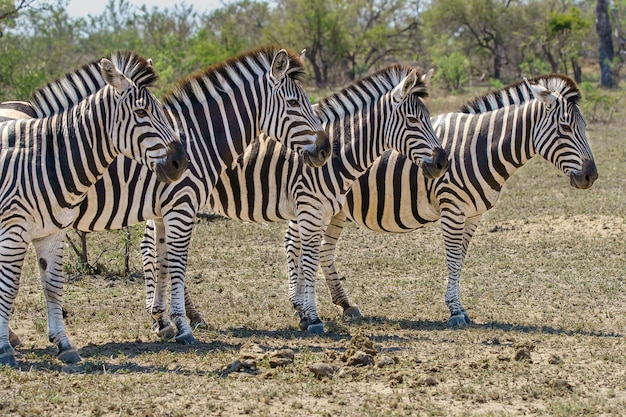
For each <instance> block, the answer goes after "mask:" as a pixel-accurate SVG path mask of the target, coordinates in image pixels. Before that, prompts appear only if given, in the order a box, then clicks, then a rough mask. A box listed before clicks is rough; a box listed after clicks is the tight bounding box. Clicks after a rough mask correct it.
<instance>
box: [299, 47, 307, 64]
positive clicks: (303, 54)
mask: <svg viewBox="0 0 626 417" xmlns="http://www.w3.org/2000/svg"><path fill="white" fill-rule="evenodd" d="M305 58H306V49H303V50H302V52H300V61H302V63H304V59H305Z"/></svg>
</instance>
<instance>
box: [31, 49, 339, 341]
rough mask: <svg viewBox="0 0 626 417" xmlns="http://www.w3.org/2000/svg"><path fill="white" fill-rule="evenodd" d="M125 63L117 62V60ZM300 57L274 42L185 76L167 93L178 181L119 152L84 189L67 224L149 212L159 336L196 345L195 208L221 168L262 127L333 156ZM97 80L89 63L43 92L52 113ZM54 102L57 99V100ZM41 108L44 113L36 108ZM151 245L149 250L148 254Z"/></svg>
mask: <svg viewBox="0 0 626 417" xmlns="http://www.w3.org/2000/svg"><path fill="white" fill-rule="evenodd" d="M121 64H123V63H121ZM302 72H303V61H302V58H301V57H300V56H298V55H295V54H293V53H291V52H288V51H286V50H284V49H280V48H277V47H273V46H271V47H264V48H260V49H257V50H254V51H250V52H247V53H245V54H242V55H239V56H237V57H234V58H232V59H229V60H228V61H226V62H224V63H221V64H218V65H215V66H213V67H210V68H207V69H205V70H204V71H201V72H198V73H196V74H194V75H192V76H190V77H188V78H186V79H184V80H182V81H180V82H179V83H178V84H177V86H176V87H175V88H174V90H173V91H172V92H171V93H169V94H168V95H167V96H166V97H165V98H164V100H163V102H164V107H165V110H166V114H167V115H168V116H169V118H170V121H171V123H172V124H173V126H174V129H175V131H176V132H178V133H179V134H180V136H181V137H182V138H183V140H184V141H185V144H186V150H187V154H188V157H189V169H188V170H187V171H186V173H185V175H184V176H183V177H182V178H181V180H179V181H177V182H176V183H174V184H164V183H162V182H160V181H158V180H157V178H156V177H155V176H154V175H152V173H151V172H150V171H149V170H147V169H145V167H143V166H141V165H139V164H136V163H135V162H133V161H131V160H129V159H127V158H119V159H117V160H116V161H115V162H114V163H113V164H112V165H111V167H110V168H109V170H108V171H107V173H106V174H105V175H104V176H103V178H102V180H101V181H99V182H98V183H96V185H95V186H94V187H93V188H92V189H91V190H90V191H89V193H88V194H87V197H86V199H85V201H84V202H83V204H82V205H81V206H80V213H79V215H78V217H77V219H76V221H75V222H74V223H73V227H74V228H76V229H78V230H83V231H97V230H109V229H117V228H121V227H124V226H128V225H132V224H136V223H139V222H142V221H144V220H153V222H152V223H151V225H152V227H151V228H149V229H147V232H146V233H147V234H146V240H147V241H149V242H155V241H156V242H157V244H156V252H153V249H154V248H155V246H154V245H153V244H150V245H149V247H148V249H146V244H142V250H143V251H144V252H146V251H148V252H149V253H150V255H151V256H147V257H144V268H145V269H146V271H148V273H154V271H158V275H159V279H160V280H162V281H163V282H166V281H167V280H168V278H171V286H172V290H171V307H170V317H171V318H172V319H173V321H174V324H175V326H176V328H173V327H172V326H171V325H170V322H169V320H168V318H167V317H166V315H165V310H166V299H165V293H166V289H164V290H163V292H160V293H158V294H157V297H155V299H154V302H153V303H151V304H150V305H148V306H147V307H148V308H149V310H150V312H151V313H152V315H153V318H154V319H155V323H157V328H158V329H160V332H159V334H160V335H161V336H162V337H164V338H165V337H172V336H175V338H176V340H177V341H178V342H180V343H194V342H195V339H194V337H193V335H192V332H191V327H190V326H189V323H187V320H186V317H185V303H184V287H185V284H184V283H185V271H186V267H187V254H188V248H189V244H190V239H191V235H192V231H193V226H194V224H195V215H196V213H197V212H198V211H199V210H200V209H202V208H203V207H204V206H205V205H206V204H207V202H208V199H209V195H210V194H211V192H212V190H213V186H214V184H215V182H216V181H217V180H218V177H219V175H220V174H221V172H222V171H223V169H224V168H225V167H227V166H230V165H232V163H233V162H234V161H235V160H236V159H237V157H238V156H239V155H240V154H241V153H243V151H244V150H245V149H246V148H247V146H248V145H249V144H250V143H252V142H253V141H254V140H255V139H256V138H257V137H258V136H259V134H265V135H268V136H270V137H273V138H275V139H277V140H278V141H279V142H281V143H282V144H283V145H285V146H287V147H289V148H291V149H294V150H295V151H296V152H298V153H299V154H300V155H301V156H302V158H303V160H304V161H305V163H306V164H309V165H311V166H318V165H321V164H323V163H324V162H325V161H326V159H327V158H328V157H329V155H330V144H329V142H328V138H327V136H326V134H325V133H324V132H323V130H322V126H321V123H320V121H319V119H318V117H317V116H316V115H315V114H314V112H313V109H312V107H311V105H310V103H309V100H308V96H307V95H306V93H305V92H304V90H303V89H302V87H301V86H300V84H299V82H298V81H299V79H300V77H301V75H302ZM99 82H101V81H99V79H98V74H97V73H94V72H93V71H91V72H89V73H87V74H83V75H82V77H81V78H80V79H76V80H74V85H75V87H74V88H73V89H65V90H62V91H49V95H50V96H51V99H50V103H51V108H50V111H57V110H56V109H55V106H56V107H59V106H60V107H63V106H66V105H67V104H66V103H67V102H71V101H72V100H74V98H75V97H76V96H78V97H80V96H81V95H83V94H85V92H88V91H90V89H92V88H93V85H94V84H95V85H97V84H98V83H99ZM58 103H60V104H58ZM38 115H39V116H40V114H38ZM155 253H156V255H155V256H152V255H154V254H155Z"/></svg>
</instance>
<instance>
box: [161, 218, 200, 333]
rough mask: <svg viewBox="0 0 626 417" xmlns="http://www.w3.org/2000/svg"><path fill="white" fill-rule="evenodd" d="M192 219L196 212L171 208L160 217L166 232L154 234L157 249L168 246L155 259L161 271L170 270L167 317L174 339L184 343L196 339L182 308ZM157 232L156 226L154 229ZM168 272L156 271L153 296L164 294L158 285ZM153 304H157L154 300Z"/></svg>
mask: <svg viewBox="0 0 626 417" xmlns="http://www.w3.org/2000/svg"><path fill="white" fill-rule="evenodd" d="M195 220H196V214H195V211H192V210H191V209H190V210H189V212H187V211H183V210H176V211H174V210H172V211H170V212H169V213H167V214H166V216H165V217H164V218H163V224H164V226H165V229H164V231H165V234H160V233H157V235H156V236H157V248H158V247H159V246H160V245H163V246H166V249H167V250H166V251H162V250H157V256H158V258H157V262H158V263H159V264H161V267H160V268H159V269H160V270H163V269H167V272H169V276H170V280H171V303H170V318H171V319H172V321H173V322H174V324H175V325H176V328H177V330H178V332H177V333H176V336H174V339H176V342H177V343H180V344H183V345H191V344H194V343H196V342H197V341H196V339H195V337H194V336H193V333H192V330H191V327H190V326H189V323H188V322H187V315H186V311H185V273H186V271H187V257H188V254H189V244H190V243H191V235H192V232H193V227H194V225H195ZM157 224H158V222H157ZM158 231H159V229H158V228H157V232H158ZM167 275H168V273H166V272H164V271H161V272H160V273H159V275H158V278H157V291H156V294H155V295H156V296H160V295H163V294H161V293H162V292H161V291H159V290H158V288H160V287H161V286H162V285H165V284H166V283H167V280H166V277H167ZM163 293H164V292H163ZM155 305H157V302H156V299H155ZM153 309H154V307H153Z"/></svg>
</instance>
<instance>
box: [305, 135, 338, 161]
mask: <svg viewBox="0 0 626 417" xmlns="http://www.w3.org/2000/svg"><path fill="white" fill-rule="evenodd" d="M331 154H332V144H331V143H330V139H329V138H328V134H326V132H324V131H323V130H320V131H318V132H317V140H316V142H315V150H314V151H308V150H304V151H303V152H302V157H303V158H304V162H305V163H306V164H307V165H309V166H311V167H313V168H316V167H320V166H322V165H324V164H325V163H326V161H328V158H330V155H331Z"/></svg>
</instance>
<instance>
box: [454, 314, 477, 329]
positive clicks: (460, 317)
mask: <svg viewBox="0 0 626 417" xmlns="http://www.w3.org/2000/svg"><path fill="white" fill-rule="evenodd" d="M470 324H472V320H471V319H470V317H469V315H468V314H467V313H466V312H465V311H463V312H461V313H457V314H454V315H452V316H450V318H449V319H448V327H452V328H460V327H465V326H469V325H470Z"/></svg>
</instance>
